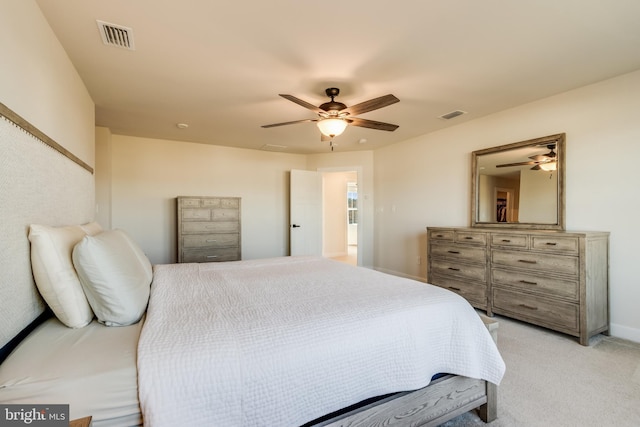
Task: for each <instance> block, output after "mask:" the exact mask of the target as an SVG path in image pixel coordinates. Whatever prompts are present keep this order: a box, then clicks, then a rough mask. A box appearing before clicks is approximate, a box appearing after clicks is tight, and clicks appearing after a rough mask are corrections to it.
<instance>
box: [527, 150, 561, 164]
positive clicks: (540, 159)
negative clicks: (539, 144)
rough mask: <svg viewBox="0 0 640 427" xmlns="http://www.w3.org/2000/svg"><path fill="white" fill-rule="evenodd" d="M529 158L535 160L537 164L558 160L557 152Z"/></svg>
mask: <svg viewBox="0 0 640 427" xmlns="http://www.w3.org/2000/svg"><path fill="white" fill-rule="evenodd" d="M529 158H530V159H531V160H535V161H537V162H547V161H551V160H553V159H555V158H556V153H555V152H553V151H552V152H550V153H546V154H537V155H535V156H529Z"/></svg>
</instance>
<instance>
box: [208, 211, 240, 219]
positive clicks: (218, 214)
mask: <svg viewBox="0 0 640 427" xmlns="http://www.w3.org/2000/svg"><path fill="white" fill-rule="evenodd" d="M238 218H240V211H239V210H237V209H222V208H221V209H212V210H211V219H212V220H214V221H218V220H227V221H228V220H234V219H236V220H237V219H238Z"/></svg>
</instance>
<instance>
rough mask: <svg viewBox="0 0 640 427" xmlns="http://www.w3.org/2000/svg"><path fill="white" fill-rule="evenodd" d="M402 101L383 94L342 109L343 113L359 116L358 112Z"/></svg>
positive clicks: (365, 111)
mask: <svg viewBox="0 0 640 427" xmlns="http://www.w3.org/2000/svg"><path fill="white" fill-rule="evenodd" d="M396 102H400V100H399V99H398V98H396V97H395V96H393V95H391V94H389V95H385V96H381V97H379V98H374V99H370V100H368V101H364V102H361V103H360V104H356V105H352V106H351V107H347V108H345V109H344V110H342V111H341V113H349V115H351V116H357V115H358V114H362V113H367V112H369V111H373V110H377V109H378V108H382V107H387V106H389V105H391V104H395V103H396Z"/></svg>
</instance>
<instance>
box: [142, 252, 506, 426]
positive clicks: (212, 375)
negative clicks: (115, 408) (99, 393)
mask: <svg viewBox="0 0 640 427" xmlns="http://www.w3.org/2000/svg"><path fill="white" fill-rule="evenodd" d="M503 372H504V363H503V361H502V359H501V358H500V355H499V353H498V351H497V349H496V346H495V344H494V342H493V340H492V338H491V336H490V334H489V332H488V331H487V329H486V328H485V326H484V324H483V322H482V321H481V320H480V318H479V316H478V315H477V314H476V312H475V311H474V310H473V309H472V308H471V306H470V305H469V304H468V303H467V302H466V301H465V300H464V299H462V298H461V297H459V296H458V295H456V294H454V293H452V292H449V291H447V290H444V289H442V288H438V287H435V286H431V285H426V284H424V283H420V282H417V281H413V280H409V279H403V278H399V277H396V276H391V275H387V274H383V273H380V272H376V271H373V270H369V269H364V268H355V267H352V266H349V265H345V264H342V263H339V262H336V261H332V260H328V259H325V258H320V257H298V258H296V257H293V258H292V257H286V258H274V259H266V260H252V261H240V262H229V263H204V264H173V265H159V266H156V267H155V268H154V282H153V286H152V293H151V299H150V304H149V309H148V312H147V319H146V323H145V326H144V328H143V330H142V334H141V337H140V342H139V346H138V375H139V383H140V390H139V396H140V404H141V408H142V411H143V415H144V419H145V422H146V423H148V424H149V425H152V426H176V425H222V426H264V425H268V426H296V425H302V424H304V423H306V422H309V421H311V420H313V419H316V418H318V417H320V416H322V415H324V414H327V413H330V412H333V411H337V410H339V409H340V408H343V407H346V406H349V405H351V404H354V403H357V402H359V401H362V400H364V399H368V398H371V397H375V396H379V395H384V394H387V393H393V392H400V391H405V390H415V389H419V388H422V387H425V386H427V385H428V384H429V382H430V380H431V378H432V377H433V376H434V375H435V374H438V373H450V374H456V375H463V376H467V377H473V378H480V379H483V380H487V381H491V382H493V383H499V382H500V379H501V378H502V375H503Z"/></svg>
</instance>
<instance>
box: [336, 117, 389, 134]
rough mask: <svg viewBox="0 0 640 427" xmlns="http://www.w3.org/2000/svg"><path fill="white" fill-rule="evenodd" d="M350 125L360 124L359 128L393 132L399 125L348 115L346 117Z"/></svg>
mask: <svg viewBox="0 0 640 427" xmlns="http://www.w3.org/2000/svg"><path fill="white" fill-rule="evenodd" d="M347 121H348V122H349V124H350V125H353V126H360V127H361V128H369V129H376V130H386V131H389V132H393V131H394V130H396V129H398V128H399V127H400V126H398V125H392V124H391V123H384V122H377V121H375V120H367V119H359V118H357V117H350V118H348V119H347Z"/></svg>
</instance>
